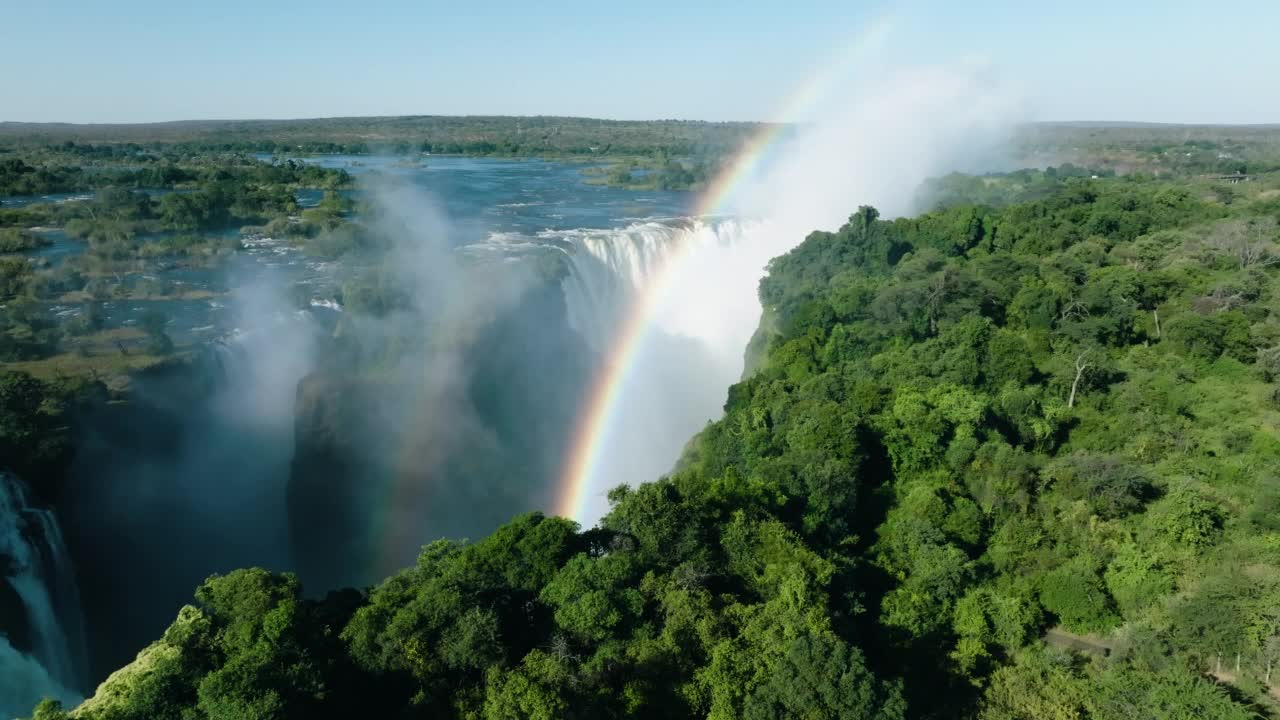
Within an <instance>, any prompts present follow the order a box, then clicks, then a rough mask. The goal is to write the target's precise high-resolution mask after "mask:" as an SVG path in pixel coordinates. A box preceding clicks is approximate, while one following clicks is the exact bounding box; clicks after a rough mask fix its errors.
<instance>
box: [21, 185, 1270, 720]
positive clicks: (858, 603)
mask: <svg viewBox="0 0 1280 720" xmlns="http://www.w3.org/2000/svg"><path fill="white" fill-rule="evenodd" d="M1269 208H1270V206H1267V205H1258V204H1251V203H1248V202H1233V204H1232V205H1231V206H1229V207H1228V206H1226V205H1224V204H1222V203H1221V202H1220V201H1218V200H1215V199H1213V198H1212V197H1209V196H1206V195H1202V194H1196V193H1191V192H1188V191H1187V189H1186V188H1185V187H1184V186H1181V185H1177V184H1173V183H1163V182H1157V181H1152V180H1149V179H1141V178H1138V179H1134V178H1126V179H1113V178H1107V179H1099V180H1093V179H1087V178H1080V177H1070V178H1067V179H1066V180H1064V181H1062V182H1056V181H1055V182H1054V183H1052V188H1051V189H1050V190H1049V191H1048V192H1047V193H1045V194H1044V195H1043V197H1036V198H1034V199H1030V200H1026V201H1023V202H1016V203H1012V204H1009V205H1007V206H1006V207H1001V208H992V207H988V206H977V205H958V206H952V207H946V208H943V209H939V210H937V211H935V212H931V213H928V214H925V215H923V216H920V217H917V218H907V219H897V220H884V219H882V218H881V217H879V215H878V213H877V212H876V211H875V210H874V209H872V208H861V209H859V210H858V211H857V212H856V213H855V214H854V215H852V216H851V217H850V219H849V222H848V223H847V224H845V225H844V226H843V227H842V228H840V229H839V230H837V231H835V232H815V233H813V234H811V235H810V236H809V237H808V238H807V239H806V240H805V242H804V243H802V244H801V245H800V246H799V247H797V248H796V249H795V250H793V251H792V252H790V253H788V254H787V255H785V256H782V257H780V258H777V259H775V260H774V261H773V262H772V263H771V264H770V266H769V275H768V277H767V278H766V279H765V280H764V281H763V282H762V283H761V287H760V297H761V299H762V302H763V304H764V306H765V313H766V315H765V317H766V321H765V323H764V324H763V326H762V329H761V332H760V333H759V335H758V336H757V339H756V340H755V341H754V342H753V346H752V347H753V351H754V352H756V353H757V357H755V358H753V359H752V366H753V367H755V368H756V371H755V372H754V373H753V374H751V375H750V376H749V377H747V378H746V379H744V380H743V381H742V382H740V383H738V384H737V385H735V386H734V387H732V388H731V389H730V390H729V393H728V397H727V401H726V404H725V414H724V417H723V418H722V419H720V420H719V421H717V422H715V423H712V424H710V425H708V426H707V428H706V429H705V430H704V431H703V432H701V433H700V434H699V435H698V436H697V437H696V438H695V439H694V440H693V441H692V442H691V443H690V444H689V446H688V449H687V451H686V453H685V456H684V457H683V458H682V459H681V461H680V463H679V465H678V466H677V468H676V469H675V470H674V471H673V472H672V473H671V474H670V475H669V476H668V477H665V478H662V479H659V480H657V481H655V482H653V483H650V484H646V485H642V486H640V487H635V488H625V487H623V488H618V489H616V490H614V491H613V492H612V493H611V494H610V500H611V502H612V509H611V511H610V512H609V514H608V515H607V516H606V517H605V518H603V520H602V521H601V522H600V525H599V527H596V528H593V529H589V530H583V529H581V528H579V527H577V526H575V525H574V524H573V523H570V522H568V521H566V520H563V519H558V518H546V517H543V516H541V515H539V514H530V515H525V516H521V517H518V518H515V519H514V520H512V521H511V522H510V523H508V524H507V525H505V526H503V527H502V528H500V529H499V530H497V531H496V532H495V533H493V534H492V535H490V536H488V537H486V538H483V539H481V540H479V541H477V542H474V543H465V542H458V541H440V542H437V543H433V544H431V545H429V546H427V547H426V548H424V550H423V552H422V554H421V555H420V557H419V559H418V562H417V564H416V565H415V566H414V567H412V568H409V569H407V570H405V571H403V572H401V573H399V574H397V575H395V576H393V577H391V578H389V579H387V580H386V581H385V582H383V583H382V584H380V585H378V586H376V587H374V588H372V589H369V590H368V591H367V592H358V591H349V592H346V593H339V594H332V595H330V596H329V597H327V598H325V599H322V600H308V599H304V598H303V596H302V594H301V591H300V589H299V588H298V585H297V583H296V581H294V580H293V578H291V577H290V576H279V575H272V574H269V573H265V572H263V571H258V570H249V571H238V572H236V573H231V574H229V575H226V576H223V577H215V578H211V579H210V580H209V581H208V582H207V583H206V584H205V585H204V586H202V587H201V588H200V590H199V591H198V592H197V595H196V601H197V602H196V605H194V606H192V607H190V608H187V609H184V610H183V612H182V614H181V615H180V616H179V618H178V621H177V622H175V624H174V626H173V627H172V628H171V629H170V630H169V632H168V633H166V635H165V637H164V638H163V639H162V640H160V641H159V642H158V643H157V644H155V645H153V646H152V647H151V648H148V650H147V651H144V653H143V655H142V656H140V658H139V661H138V662H137V663H135V664H134V665H132V666H130V667H129V668H127V669H126V670H124V671H122V672H121V673H120V674H118V675H117V676H115V677H113V679H112V680H109V681H108V682H107V683H106V684H105V685H104V686H103V687H102V688H101V689H100V690H99V692H98V693H97V695H96V696H95V698H94V699H92V700H90V701H89V703H88V704H87V705H86V706H84V707H83V708H82V709H81V710H79V711H78V714H77V716H78V717H84V718H102V719H103V720H107V719H109V718H130V717H143V716H146V717H183V718H205V717H208V718H222V717H244V718H277V717H278V718H283V717H298V716H304V715H305V716H308V717H313V716H316V717H321V716H335V717H341V716H344V713H348V714H350V713H354V714H359V715H361V716H370V717H384V716H385V717H432V718H435V717H439V718H475V719H481V718H483V719H486V720H498V719H506V718H547V719H550V718H601V717H609V718H614V717H617V718H621V717H710V718H718V719H719V718H724V719H728V718H777V717H797V718H831V717H841V718H844V717H849V718H886V719H889V718H903V717H913V718H922V717H939V718H941V717H974V716H978V717H983V718H987V719H989V720H1006V719H1008V720H1012V719H1014V718H1028V719H1030V718H1037V719H1038V718H1130V717H1157V718H1191V717H1195V718H1224V719H1225V718H1246V717H1254V716H1256V715H1257V713H1258V712H1259V711H1260V709H1261V708H1262V707H1263V705H1262V704H1261V703H1264V702H1266V701H1265V697H1266V696H1267V694H1268V691H1269V690H1270V689H1271V687H1272V685H1271V683H1272V682H1273V681H1274V680H1275V678H1274V677H1273V669H1274V666H1275V664H1276V663H1277V662H1280V612H1277V611H1276V608H1277V607H1280V542H1277V537H1280V536H1278V535H1277V531H1278V530H1280V524H1277V522H1276V520H1275V513H1276V511H1277V510H1280V476H1278V475H1277V474H1276V473H1275V472H1274V471H1273V470H1272V468H1274V467H1275V465H1276V462H1277V460H1280V437H1277V435H1276V430H1275V428H1276V427H1277V410H1276V407H1277V406H1276V400H1275V398H1276V397H1277V391H1276V386H1275V382H1276V379H1277V377H1280V363H1277V362H1276V360H1275V356H1276V354H1277V353H1276V352H1275V347H1276V346H1277V345H1278V344H1280V331H1277V328H1280V317H1277V312H1280V304H1278V303H1280V292H1277V289H1280V283H1278V282H1277V273H1280V267H1277V266H1274V265H1273V264H1272V263H1270V262H1269V261H1267V260H1249V259H1248V258H1266V257H1269V256H1268V255H1267V254H1266V253H1269V252H1270V249H1269V248H1270V244H1271V243H1274V242H1277V241H1280V238H1276V237H1274V236H1273V235H1269V234H1268V233H1273V232H1274V225H1271V224H1269V223H1268V221H1267V220H1266V218H1267V217H1270V215H1268V214H1267V213H1271V212H1273V210H1272V209H1269ZM1223 222H1229V223H1244V225H1241V226H1234V227H1236V229H1239V228H1240V227H1245V228H1248V233H1247V237H1248V238H1249V240H1248V244H1249V248H1251V249H1250V250H1249V252H1247V253H1245V254H1244V255H1242V254H1241V245H1240V244H1239V243H1238V242H1236V240H1231V241H1230V242H1223V241H1222V240H1221V238H1222V237H1223V236H1224V235H1223V229H1222V225H1221V224H1222V223H1223ZM1259 228H1262V229H1261V230H1259ZM1233 233H1234V230H1232V231H1231V232H1227V233H1226V236H1227V237H1229V238H1236V239H1238V233H1236V234H1233ZM1242 257H1243V258H1245V259H1244V260H1242ZM378 286H380V284H379V283H377V282H373V283H371V285H370V287H365V285H364V284H361V283H355V284H353V285H352V286H351V287H350V288H349V291H348V292H349V293H350V295H351V298H352V301H353V302H366V303H368V306H369V307H370V308H376V307H378V306H380V304H385V303H394V298H389V297H385V296H382V295H379V294H378V293H376V292H373V288H376V287H378ZM357 298H358V299H359V300H357ZM1063 646H1070V647H1073V648H1079V649H1078V650H1068V649H1065V648H1064V647H1063ZM1255 703H1258V704H1255ZM40 712H41V713H42V717H43V716H49V717H52V716H54V715H56V712H57V711H56V709H55V708H50V707H43V708H41V710H40Z"/></svg>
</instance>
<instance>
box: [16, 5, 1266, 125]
mask: <svg viewBox="0 0 1280 720" xmlns="http://www.w3.org/2000/svg"><path fill="white" fill-rule="evenodd" d="M884 19H887V21H888V24H889V26H890V28H891V31H890V33H889V36H888V38H887V40H886V41H885V42H884V44H883V46H882V48H881V50H880V51H879V52H880V54H881V57H880V58H879V61H880V62H886V61H887V62H890V63H902V64H922V63H948V62H957V61H960V60H963V59H970V60H972V59H977V60H980V61H985V62H987V63H989V65H990V67H991V70H992V72H994V73H995V74H997V75H998V76H999V77H1000V78H1001V80H1002V81H1004V82H1007V83H1009V84H1011V85H1012V86H1014V87H1017V88H1019V90H1020V92H1021V93H1022V95H1023V97H1024V98H1025V100H1026V102H1027V103H1028V105H1029V107H1030V111H1031V113H1032V115H1033V116H1034V117H1035V118H1036V119H1042V120H1142V121H1165V122H1251V123H1257V122H1280V92H1277V90H1280V42H1277V39H1276V38H1277V36H1276V32H1277V28H1280V0H1216V1H1213V2H1189V1H1186V0H1166V1H1165V2H1157V1H1155V0H1071V1H1069V2H1068V1H1057V2H1051V1H1050V0H1025V1H1023V2H1013V1H1011V0H915V1H909V2H864V1H860V0H786V1H783V2H765V1H759V2H755V1H752V0H740V1H738V2H734V1H733V0H717V1H716V2H700V1H698V0H683V1H669V0H640V1H626V0H622V1H619V0H592V1H590V2H581V1H579V0H547V1H545V2H529V1H528V0H513V1H498V0H461V1H457V2H439V1H437V0H416V1H412V0H342V1H333V0H309V1H307V2H300V1H297V0H211V1H209V2H198V1H192V2H184V1H181V0H114V1H108V0H0V120H27V121H66V122H138V121H153V120H174V119H191V118H289V117H321V116H335V115H402V114H519V115H535V114H546V115H582V116H593V117H608V118H628V119H633V118H634V119H649V118H672V117H678V118H695V119H708V120H722V119H731V120H757V119H773V118H774V117H775V113H776V110H777V107H778V104H779V102H780V100H781V99H782V98H783V97H785V96H786V95H787V94H788V92H789V91H790V90H791V89H792V88H794V87H796V86H797V85H799V84H801V83H803V82H804V80H805V79H806V78H807V77H809V76H811V75H812V74H813V73H815V72H818V71H819V70H820V68H821V67H822V64H823V63H824V62H827V59H828V58H830V57H832V56H833V55H838V54H839V53H840V52H841V48H842V47H844V46H846V45H847V44H848V43H849V42H850V41H851V38H854V37H856V36H857V34H858V32H859V28H861V27H865V26H866V25H868V24H869V23H872V22H875V21H877V20H884ZM851 91H852V90H851Z"/></svg>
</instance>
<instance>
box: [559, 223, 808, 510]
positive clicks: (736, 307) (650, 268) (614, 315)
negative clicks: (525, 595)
mask: <svg viewBox="0 0 1280 720" xmlns="http://www.w3.org/2000/svg"><path fill="white" fill-rule="evenodd" d="M771 231H772V229H771V228H770V227H768V226H765V225H763V224H761V223H756V222H740V221H737V220H729V219H722V220H706V219H685V220H681V221H677V222H672V223H659V222H646V223H640V224H635V225H631V226H628V227H625V228H620V229H615V230H580V231H574V232H571V233H559V234H554V238H555V239H556V240H558V241H560V243H561V244H562V246H567V248H566V252H567V253H568V255H569V266H570V271H569V274H568V276H567V277H566V278H565V280H564V282H563V285H562V287H563V290H564V293H565V300H566V303H567V305H568V313H569V321H570V324H571V325H572V326H573V327H574V329H575V330H577V331H578V332H579V333H580V334H582V335H583V336H584V337H585V338H586V340H587V342H588V343H589V344H590V345H591V347H592V348H593V349H595V350H596V351H597V352H599V353H601V354H602V355H608V354H609V353H611V352H613V351H614V347H615V344H616V343H617V342H618V340H619V337H618V336H619V333H620V332H622V331H623V328H622V326H623V325H624V324H625V323H627V322H628V320H629V319H630V318H631V317H632V316H633V314H634V313H637V312H643V313H645V315H646V318H645V320H646V321H647V322H648V325H647V328H646V330H645V332H646V336H645V338H644V340H643V342H641V343H639V344H638V346H637V349H636V352H635V354H634V355H630V356H628V357H626V358H614V360H615V361H619V362H623V363H626V364H627V365H628V368H627V370H626V372H625V374H626V378H625V385H624V386H623V387H622V388H621V390H620V393H619V395H618V397H617V402H618V403H619V405H620V406H621V407H623V408H625V409H624V410H623V411H620V412H619V413H618V414H617V422H616V423H615V424H614V425H613V427H612V428H611V432H609V434H608V435H607V437H606V438H605V446H604V448H603V451H602V454H601V456H602V458H603V463H602V465H603V467H602V469H603V472H604V473H605V474H606V475H607V477H603V478H601V479H600V480H599V482H597V483H595V485H596V487H597V489H598V493H597V495H598V497H596V498H595V499H594V501H593V502H592V507H591V508H590V509H589V511H588V517H586V518H584V519H585V520H586V521H588V522H590V521H593V520H595V519H596V518H597V517H598V516H599V514H600V513H601V512H603V510H604V508H605V501H604V497H603V494H604V491H606V490H607V489H608V488H609V487H612V486H615V485H619V484H635V483H638V482H644V481H648V480H653V479H655V478H657V477H658V476H659V475H661V474H663V473H665V472H667V471H669V470H670V469H671V468H672V466H673V465H674V464H675V462H676V460H677V459H678V457H679V454H680V451H681V448H683V447H684V444H685V443H686V442H687V441H688V440H689V438H690V437H691V436H692V435H693V434H694V433H696V432H697V431H698V430H699V429H701V427H702V426H703V425H704V424H705V423H706V422H707V421H708V420H712V419H715V418H716V417H718V416H719V415H720V413H721V412H722V406H723V403H724V398H725V392H726V390H727V388H728V386H729V385H730V384H732V383H733V382H735V381H736V380H737V379H738V378H739V377H740V375H741V373H742V366H743V348H745V347H746V344H747V340H748V339H749V338H750V336H751V333H752V332H753V331H754V329H755V327H756V324H757V321H758V320H759V317H760V308H759V303H758V301H757V300H756V296H755V286H756V283H757V282H758V281H759V278H760V275H761V274H762V273H763V270H764V266H765V263H766V262H767V261H768V259H769V257H771V256H772V254H776V253H777V252H778V248H777V247H774V246H773V245H772V244H771V243H770V242H768V239H769V238H771V237H772V235H771ZM783 249H784V250H785V248H783ZM655 283H661V287H655Z"/></svg>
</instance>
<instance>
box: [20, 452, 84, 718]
mask: <svg viewBox="0 0 1280 720" xmlns="http://www.w3.org/2000/svg"><path fill="white" fill-rule="evenodd" d="M0 582H3V583H4V585H5V588H6V589H7V590H8V591H9V592H11V597H16V598H17V599H18V604H19V605H20V606H21V610H22V613H23V615H24V616H25V617H24V618H22V620H21V621H20V625H19V627H21V628H23V629H25V630H26V632H27V633H28V638H27V639H28V643H27V644H28V645H29V646H30V647H29V648H27V649H29V652H28V653H23V652H22V651H20V650H19V649H18V648H15V647H14V646H13V645H12V644H10V642H9V639H8V638H5V637H0V717H5V718H8V717H14V716H15V715H26V714H27V713H28V712H30V710H31V708H32V707H33V706H34V704H35V703H36V702H38V701H39V700H40V699H41V698H43V697H54V698H56V699H59V700H62V701H64V702H68V703H70V702H73V701H74V700H75V698H76V690H78V689H80V688H81V687H82V686H83V684H84V677H85V672H86V649H85V639H84V621H83V616H82V614H81V608H80V593H79V590H78V589H77V585H76V579H75V572H74V570H73V568H72V567H71V561H70V556H69V555H68V553H67V548H66V545H65V544H64V542H63V539H62V530H61V528H60V527H59V525H58V520H57V518H56V517H55V516H54V515H53V512H52V511H50V510H47V509H43V508H39V507H36V506H35V505H34V503H32V501H31V498H30V494H29V492H28V490H27V486H26V484H25V483H24V482H23V481H22V479H21V478H19V477H18V476H16V475H14V474H12V473H8V472H0ZM6 620H8V619H7V618H6ZM6 624H7V623H6Z"/></svg>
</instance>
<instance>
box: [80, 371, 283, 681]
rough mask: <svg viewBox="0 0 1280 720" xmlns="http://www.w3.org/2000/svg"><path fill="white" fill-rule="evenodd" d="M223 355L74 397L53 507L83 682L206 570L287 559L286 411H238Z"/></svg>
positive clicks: (141, 634) (170, 612)
mask: <svg viewBox="0 0 1280 720" xmlns="http://www.w3.org/2000/svg"><path fill="white" fill-rule="evenodd" d="M233 362H235V358H233V357H219V356H217V355H212V354H211V355H209V356H207V357H202V358H197V359H196V360H194V361H191V362H186V363H174V364H172V365H170V366H167V367H163V368H157V369H155V370H153V371H151V372H147V373H144V374H142V375H141V376H139V377H136V378H135V379H134V382H133V385H132V388H131V390H130V392H129V395H128V399H127V401H125V402H113V403H109V404H107V403H104V404H101V405H99V406H96V407H93V408H89V409H86V411H85V412H84V414H83V416H82V417H81V418H79V422H78V423H77V425H78V426H79V427H80V432H79V434H78V437H77V440H76V455H75V460H74V463H73V465H72V468H71V471H70V473H69V477H70V485H69V486H68V488H67V491H66V492H65V493H64V494H63V498H62V501H61V506H60V507H59V515H60V516H61V518H62V521H63V527H64V529H65V530H64V531H65V534H66V535H67V542H68V545H69V547H70V549H71V554H72V556H73V558H74V559H75V563H76V567H77V569H78V575H79V578H80V588H81V593H82V596H83V604H84V607H85V612H86V615H87V621H88V628H89V646H90V651H91V658H90V661H91V665H90V669H91V672H90V676H91V679H93V680H94V681H95V682H96V681H97V680H100V679H101V678H103V677H105V676H106V674H107V673H108V672H110V671H111V670H114V669H116V668H118V667H120V666H121V665H123V664H125V663H127V662H129V661H130V660H131V659H132V658H133V657H134V655H136V654H137V652H138V651H139V650H141V649H142V648H143V647H144V646H146V644H147V643H149V642H151V641H152V640H154V639H155V638H156V637H158V636H159V635H160V634H161V633H163V632H164V629H165V628H166V627H167V626H168V624H169V623H170V622H171V621H172V620H173V618H174V615H175V614H176V613H177V611H178V609H179V608H180V607H182V605H183V604H185V603H189V602H190V601H191V598H192V594H193V593H194V592H195V588H196V587H197V586H198V585H199V584H200V583H201V582H203V580H204V579H205V578H207V577H208V576H209V575H212V574H214V573H222V572H228V571H230V570H233V569H235V568H238V567H250V566H262V567H267V568H269V569H272V570H289V569H291V566H292V562H291V560H290V558H289V555H288V533H287V529H286V516H285V505H284V488H285V484H286V482H287V480H288V476H289V459H290V457H291V456H292V452H293V448H292V443H291V440H292V423H291V418H289V417H288V416H287V415H286V417H285V423H284V427H283V428H280V427H274V426H271V425H263V424H261V423H253V422H246V421H245V420H244V417H243V413H242V412H240V411H239V404H240V397H239V396H240V395H242V394H244V393H243V391H242V389H241V386H240V380H239V379H238V378H236V377H235V376H234V375H235V373H236V372H237V370H236V369H235V368H233V367H229V366H228V363H233Z"/></svg>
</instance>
